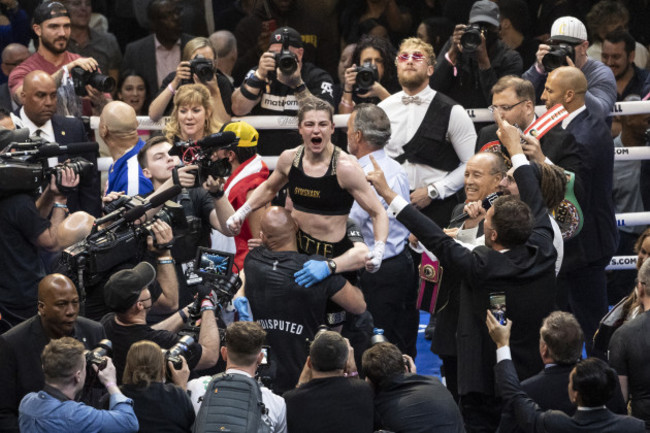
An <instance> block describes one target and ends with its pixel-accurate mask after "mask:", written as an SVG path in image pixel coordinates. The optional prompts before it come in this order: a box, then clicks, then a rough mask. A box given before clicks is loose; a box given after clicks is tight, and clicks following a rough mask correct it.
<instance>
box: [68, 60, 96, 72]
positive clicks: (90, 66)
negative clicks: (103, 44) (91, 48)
mask: <svg viewBox="0 0 650 433" xmlns="http://www.w3.org/2000/svg"><path fill="white" fill-rule="evenodd" d="M66 66H67V67H68V71H69V70H70V69H72V68H74V67H75V66H79V67H80V68H81V69H83V70H84V71H88V72H93V71H96V70H97V68H98V67H99V64H98V63H97V60H95V59H93V58H92V57H80V58H78V59H76V60H73V61H71V62H70V63H68V64H67V65H66Z"/></svg>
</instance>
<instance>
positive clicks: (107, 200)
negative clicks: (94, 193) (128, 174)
mask: <svg viewBox="0 0 650 433" xmlns="http://www.w3.org/2000/svg"><path fill="white" fill-rule="evenodd" d="M123 195H124V191H111V192H109V193H108V194H106V195H105V196H104V197H102V203H104V204H106V203H110V202H112V201H114V200H117V199H118V198H120V197H121V196H123Z"/></svg>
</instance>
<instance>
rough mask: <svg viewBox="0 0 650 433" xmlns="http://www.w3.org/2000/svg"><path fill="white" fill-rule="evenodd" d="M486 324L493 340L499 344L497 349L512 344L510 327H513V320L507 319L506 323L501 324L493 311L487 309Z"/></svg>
mask: <svg viewBox="0 0 650 433" xmlns="http://www.w3.org/2000/svg"><path fill="white" fill-rule="evenodd" d="M485 324H486V325H487V327H488V332H489V333H490V337H491V338H492V341H494V343H495V344H496V345H497V349H500V348H502V347H504V346H509V345H510V328H512V320H510V319H506V324H505V325H501V324H500V323H499V322H498V321H497V319H495V318H494V316H493V315H492V312H491V311H490V310H487V318H486V319H485Z"/></svg>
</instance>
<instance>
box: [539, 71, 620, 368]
mask: <svg viewBox="0 0 650 433" xmlns="http://www.w3.org/2000/svg"><path fill="white" fill-rule="evenodd" d="M586 91H587V79H586V78H585V76H584V74H583V73H582V71H580V70H579V69H578V68H575V67H570V66H565V67H561V68H557V69H556V70H554V71H553V72H551V73H550V74H549V75H548V78H547V80H546V85H545V90H544V93H543V94H542V99H543V100H544V101H545V103H546V107H547V108H550V107H552V106H554V105H555V104H562V105H563V106H564V108H566V110H567V111H568V112H569V116H568V117H567V118H566V119H564V120H563V121H562V127H563V128H564V129H565V130H566V131H568V132H569V133H571V134H572V135H573V136H574V137H575V139H576V141H577V142H578V143H580V144H582V146H581V149H582V152H583V154H582V155H581V160H582V164H581V167H580V170H579V172H578V173H577V174H578V177H579V178H580V179H581V184H582V188H581V189H582V191H578V192H579V194H578V202H579V203H580V206H581V207H582V212H583V215H584V223H583V227H582V230H581V231H580V233H578V235H577V236H575V237H573V238H572V239H570V240H568V241H566V242H565V244H564V261H563V263H562V269H561V270H560V274H559V275H558V295H559V297H558V306H559V307H560V308H562V309H565V308H566V307H567V302H566V299H565V298H564V296H566V295H568V306H569V307H570V309H571V311H572V312H573V314H574V315H575V316H576V319H578V322H579V323H580V326H582V330H583V331H584V333H585V340H586V341H588V342H590V341H592V337H593V335H594V333H595V332H596V329H597V328H598V323H599V322H600V319H601V318H602V317H603V316H604V315H605V313H607V279H606V277H605V266H607V264H608V263H609V261H610V259H611V257H612V255H613V254H614V252H615V251H616V246H617V244H618V230H617V229H616V220H615V217H614V201H613V198H612V184H613V169H614V168H613V167H614V141H613V140H612V136H611V131H610V129H609V126H608V125H607V123H606V122H605V120H604V119H602V118H601V117H600V116H594V115H593V114H592V113H591V112H589V111H587V110H586V107H585V92H586ZM591 352H592V351H591V344H587V353H589V354H591ZM601 356H602V354H601Z"/></svg>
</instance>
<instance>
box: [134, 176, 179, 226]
mask: <svg viewBox="0 0 650 433" xmlns="http://www.w3.org/2000/svg"><path fill="white" fill-rule="evenodd" d="M181 191H182V188H181V187H180V186H179V185H172V186H171V187H169V188H167V189H166V190H164V191H163V192H161V193H160V194H156V195H155V196H153V197H151V198H150V199H149V201H147V202H145V204H141V205H139V206H136V207H134V208H132V209H129V210H127V211H126V212H125V213H124V215H123V218H124V220H125V221H126V222H131V221H135V220H137V219H138V218H140V217H141V216H142V215H144V214H145V212H146V211H148V210H149V209H153V208H155V207H158V206H160V205H162V204H163V203H165V202H166V201H167V200H171V199H173V198H174V197H176V196H177V195H178V194H180V193H181Z"/></svg>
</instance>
